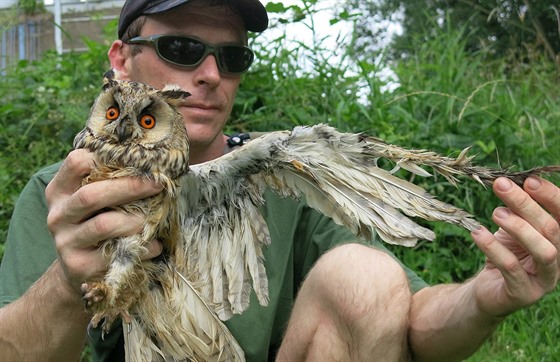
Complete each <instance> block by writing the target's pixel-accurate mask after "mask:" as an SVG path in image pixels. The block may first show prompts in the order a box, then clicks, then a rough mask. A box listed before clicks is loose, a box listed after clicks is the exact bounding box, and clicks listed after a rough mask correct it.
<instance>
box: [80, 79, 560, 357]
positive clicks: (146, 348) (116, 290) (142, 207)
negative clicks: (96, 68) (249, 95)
mask: <svg viewBox="0 0 560 362" xmlns="http://www.w3.org/2000/svg"><path fill="white" fill-rule="evenodd" d="M110 75H111V73H109V77H108V79H107V81H106V82H107V83H106V85H105V87H104V90H103V92H102V93H101V95H100V96H99V97H98V99H97V100H96V102H95V104H94V106H93V107H92V111H91V114H90V118H89V119H88V123H87V127H86V128H85V129H84V130H83V131H82V132H80V134H79V135H78V136H77V137H76V141H75V146H76V147H77V148H86V149H88V150H90V151H92V152H94V154H95V156H96V160H97V162H96V167H95V168H94V170H93V171H92V174H91V175H90V176H89V177H88V178H86V179H85V180H84V184H85V183H89V182H93V181H96V180H102V179H107V178H114V177H123V176H138V177H144V178H150V179H154V180H156V181H157V182H160V183H162V184H163V185H164V186H165V189H164V191H162V192H161V193H160V194H158V195H156V196H153V197H150V198H147V199H144V200H140V201H137V202H134V203H131V204H128V205H123V206H121V207H119V208H117V209H120V210H125V211H126V212H134V213H139V214H141V215H144V217H145V219H146V222H145V226H144V230H143V232H142V233H141V234H139V235H134V236H131V237H125V238H119V239H115V240H108V241H107V242H105V243H104V246H103V248H104V250H105V255H106V257H107V262H108V268H109V270H108V273H107V275H106V276H105V278H104V279H103V280H102V281H89V282H88V283H86V284H85V285H84V298H85V300H86V304H87V307H88V309H90V310H91V311H92V312H93V313H94V316H93V319H92V323H93V324H94V325H97V324H98V323H100V321H101V319H102V318H105V319H104V322H103V328H104V330H108V326H109V325H110V324H111V322H112V321H113V320H114V319H115V317H117V316H122V317H123V321H124V323H125V350H126V354H127V360H129V361H152V360H164V359H165V360H199V361H208V360H236V361H240V360H243V359H244V355H243V351H242V350H241V348H240V347H239V345H238V344H237V342H236V341H235V338H234V337H233V336H232V335H231V333H230V332H229V331H228V330H227V328H226V327H225V326H224V325H223V323H222V322H221V320H226V319H228V318H230V317H231V316H232V315H234V314H239V313H243V311H245V310H246V309H247V308H248V306H249V300H250V294H251V293H252V290H254V292H255V294H256V296H257V298H258V301H259V303H260V304H262V305H267V303H268V279H267V276H266V270H265V266H264V260H263V248H264V247H266V245H268V244H269V243H270V236H269V233H268V228H267V225H266V223H265V221H264V219H263V217H262V215H261V214H260V212H259V209H258V207H259V206H260V205H262V204H263V203H264V198H263V192H264V190H265V189H266V188H270V189H272V190H273V191H274V192H276V193H278V194H280V195H282V196H285V197H292V198H300V197H302V196H305V199H306V202H307V203H308V204H309V206H311V207H313V208H315V209H317V210H318V211H319V212H322V213H323V214H325V215H326V216H328V217H330V218H332V219H333V220H334V221H335V222H336V223H338V224H340V225H344V226H345V227H347V228H349V229H350V230H351V231H352V232H354V233H355V234H356V235H357V236H360V237H364V238H371V237H372V236H374V235H375V234H378V235H379V236H380V237H381V239H383V240H384V241H385V242H388V243H392V244H399V245H405V246H412V245H414V244H415V243H416V241H417V240H418V239H428V240H432V239H434V238H435V235H434V233H433V232H432V231H431V230H429V229H426V228H424V227H422V226H420V225H418V224H416V223H415V222H414V221H413V220H411V219H410V218H408V217H407V216H412V217H420V218H423V219H427V220H437V221H445V222H449V223H453V224H457V225H460V226H463V227H465V228H467V229H468V230H474V229H476V228H478V227H479V224H478V222H477V221H475V220H474V218H473V217H472V216H471V215H469V214H468V213H467V212H465V211H463V210H461V209H459V208H456V207H455V206H453V205H450V204H447V203H444V202H441V201H438V200H437V199H436V198H435V197H433V196H432V195H430V194H429V193H427V192H426V191H425V190H423V189H422V188H420V187H419V186H417V185H414V184H412V183H410V182H408V181H405V180H402V179H400V178H398V177H396V176H395V175H394V172H395V171H396V170H398V169H400V168H403V169H406V170H408V171H410V172H412V173H414V174H416V175H419V176H423V177H426V176H430V175H431V174H430V173H429V172H428V171H427V170H426V169H425V167H424V166H426V167H428V168H431V169H432V170H433V171H434V172H436V173H439V174H441V175H443V176H444V177H445V178H446V179H447V180H449V181H450V182H451V183H455V182H456V181H457V178H456V177H457V176H460V175H465V176H469V177H471V178H473V179H475V180H476V181H478V182H480V183H482V184H491V183H492V181H493V180H495V179H496V178H497V177H500V176H505V177H509V178H511V179H513V180H514V181H515V182H517V183H521V182H522V181H523V180H524V179H525V178H527V177H528V176H529V175H533V174H539V173H542V172H559V171H560V166H549V167H541V168H535V169H533V170H529V171H526V172H517V173H511V172H508V171H502V170H492V169H489V168H485V167H480V166H476V165H473V164H472V162H471V161H472V157H468V156H467V155H466V153H467V152H466V150H465V151H463V152H462V153H461V154H460V155H459V156H458V157H457V158H451V157H444V156H441V155H438V154H436V153H434V152H430V151H426V150H407V149H404V148H401V147H398V146H394V145H390V144H387V143H385V142H384V141H382V140H380V139H377V138H373V137H369V136H366V135H363V134H352V133H340V132H338V131H337V130H335V129H334V128H332V127H329V126H327V125H316V126H312V127H296V128H294V129H293V130H292V131H284V132H271V133H268V134H265V135H264V136H262V137H259V138H258V139H255V140H253V141H251V142H249V143H248V144H246V145H245V146H243V147H241V148H240V149H238V150H236V151H234V152H231V153H229V154H226V155H224V156H222V157H220V158H218V159H215V160H212V161H209V162H206V163H203V164H198V165H192V166H190V167H189V166H188V139H187V134H186V131H185V128H184V123H183V120H182V118H181V116H180V114H179V113H177V112H176V110H175V107H176V106H177V105H178V104H180V103H181V102H182V99H183V98H184V97H186V96H187V93H186V92H182V91H180V90H178V89H176V88H172V87H171V88H170V87H166V88H165V89H164V90H163V91H158V90H155V89H153V88H151V87H148V86H146V85H143V84H139V83H134V82H126V81H118V80H114V79H111V76H110ZM113 107H116V108H117V110H118V113H119V115H118V117H115V114H114V113H112V112H113V111H114V109H113ZM144 115H149V116H152V117H153V119H152V121H154V122H155V127H153V128H145V127H142V125H141V123H142V121H141V119H142V117H143V116H144ZM113 118H114V119H113ZM381 158H382V159H385V160H389V161H391V162H392V163H393V164H394V168H393V169H392V170H385V169H383V168H380V167H378V165H377V161H378V160H379V159H381ZM405 215H406V216H405ZM153 238H156V239H159V240H160V241H162V243H163V245H164V251H163V254H162V256H161V257H159V258H156V259H155V260H152V261H146V262H141V261H140V256H141V255H142V253H144V252H145V245H146V243H147V242H148V241H149V240H151V239H153ZM251 287H252V288H251Z"/></svg>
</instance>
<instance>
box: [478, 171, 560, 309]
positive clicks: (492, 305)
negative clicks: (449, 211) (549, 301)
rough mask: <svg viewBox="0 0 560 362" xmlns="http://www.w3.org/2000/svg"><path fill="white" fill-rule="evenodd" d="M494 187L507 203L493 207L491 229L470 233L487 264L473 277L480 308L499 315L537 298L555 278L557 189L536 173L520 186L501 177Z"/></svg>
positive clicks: (559, 267) (559, 233)
mask: <svg viewBox="0 0 560 362" xmlns="http://www.w3.org/2000/svg"><path fill="white" fill-rule="evenodd" d="M494 192H495V193H496V195H497V196H498V197H500V198H501V199H502V200H503V201H504V203H505V204H506V206H507V207H500V208H497V209H496V210H495V211H494V214H493V220H494V222H495V223H496V224H497V225H498V226H499V227H500V228H499V230H498V231H497V232H496V233H495V234H492V233H490V232H489V231H488V230H486V229H484V228H483V229H480V230H477V231H475V232H473V238H474V241H475V243H476V244H477V245H478V247H479V248H480V249H481V250H482V251H483V252H484V254H485V255H486V256H487V263H486V266H485V267H484V269H483V270H482V271H481V272H480V273H479V274H478V275H477V276H476V277H475V279H474V280H473V281H472V282H473V283H474V292H475V300H476V301H477V304H478V308H479V309H480V310H481V311H482V312H484V313H487V314H489V315H491V316H496V317H500V316H505V315H507V314H509V313H512V312H514V311H516V310H518V309H520V308H523V307H525V306H528V305H531V304H533V303H535V302H536V301H538V300H539V299H540V298H541V297H542V296H544V295H545V294H546V293H548V292H550V291H552V290H553V289H554V288H555V287H556V285H557V283H558V279H559V277H560V262H559V259H560V253H559V251H560V226H559V220H560V189H559V188H558V187H556V186H555V185H554V184H552V183H551V182H549V181H546V180H543V179H540V178H535V177H530V178H529V179H527V180H526V181H525V184H524V187H523V189H521V188H520V187H518V186H517V185H515V184H514V183H512V182H511V181H509V180H507V179H504V178H500V179H498V180H496V182H495V183H494Z"/></svg>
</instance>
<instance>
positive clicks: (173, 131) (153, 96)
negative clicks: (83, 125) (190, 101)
mask: <svg viewBox="0 0 560 362" xmlns="http://www.w3.org/2000/svg"><path fill="white" fill-rule="evenodd" d="M189 95H190V93H188V92H185V91H183V90H181V89H180V88H178V87H177V86H167V87H165V88H164V89H163V90H158V89H155V88H152V87H150V86H148V85H146V84H143V83H138V82H131V81H122V80H117V79H115V73H114V72H113V71H112V70H111V71H109V72H107V73H106V74H105V76H104V85H103V91H102V92H101V94H100V95H99V96H98V97H97V99H96V100H95V103H94V104H93V106H92V108H91V112H90V116H89V119H88V121H87V128H88V129H89V132H90V135H91V136H93V137H94V138H99V139H103V142H105V143H111V144H120V145H128V144H142V145H143V146H144V147H148V148H149V147H154V146H160V145H161V144H162V143H169V142H172V141H173V139H175V138H177V137H176V136H177V133H183V132H186V131H185V130H184V129H185V125H184V122H183V117H182V116H181V114H180V113H179V112H178V111H177V109H176V107H177V106H179V105H181V103H182V102H183V101H184V99H185V98H186V97H188V96H189ZM168 146H169V145H168ZM171 147H172V145H171Z"/></svg>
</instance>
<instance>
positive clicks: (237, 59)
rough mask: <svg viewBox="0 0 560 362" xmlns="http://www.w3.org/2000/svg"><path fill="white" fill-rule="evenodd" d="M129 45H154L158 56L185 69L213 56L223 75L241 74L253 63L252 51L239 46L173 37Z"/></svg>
mask: <svg viewBox="0 0 560 362" xmlns="http://www.w3.org/2000/svg"><path fill="white" fill-rule="evenodd" d="M129 43H130V44H146V43H151V44H154V43H155V45H156V47H157V53H158V54H159V56H160V57H161V58H163V59H165V60H167V61H168V62H171V63H173V64H177V65H182V66H186V67H194V66H197V65H198V64H199V63H200V61H201V60H202V59H203V58H204V57H206V55H208V54H213V55H214V56H215V57H216V59H217V62H218V67H219V68H220V71H222V72H225V73H243V72H246V71H247V69H249V67H250V66H251V64H252V63H253V60H254V58H255V54H254V53H253V51H252V50H251V49H249V48H247V47H245V46H241V45H217V46H211V45H207V44H205V43H203V42H201V41H199V40H196V39H193V38H188V37H183V36H174V35H162V36H157V37H153V39H148V38H140V37H138V38H134V39H131V40H130V42H129Z"/></svg>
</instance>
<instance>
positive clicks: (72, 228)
mask: <svg viewBox="0 0 560 362" xmlns="http://www.w3.org/2000/svg"><path fill="white" fill-rule="evenodd" d="M91 164H92V155H91V154H90V153H88V152H86V151H83V150H78V151H73V152H72V153H71V154H70V155H69V156H68V157H67V159H66V160H65V161H64V163H63V164H62V166H61V167H60V170H59V171H58V173H57V174H56V176H55V177H54V178H53V180H52V181H51V182H50V183H49V184H48V186H47V189H46V191H45V195H46V200H47V204H48V217H47V220H44V218H45V215H44V213H43V214H42V217H41V220H39V222H42V223H46V224H48V227H49V230H50V232H51V234H52V238H53V239H54V245H53V248H55V249H56V252H57V253H58V259H57V260H56V261H55V262H54V263H53V264H52V265H51V267H50V268H49V269H48V270H47V271H46V272H45V273H44V274H43V275H42V276H41V277H39V279H38V280H37V281H36V282H35V283H34V284H33V285H32V286H31V287H30V288H29V289H28V290H27V291H26V292H25V293H24V294H23V295H22V296H21V297H20V298H19V299H17V300H15V301H14V302H12V303H10V304H8V305H7V306H5V307H3V308H2V309H0V350H1V351H2V355H1V356H0V360H2V361H3V360H6V361H24V360H25V361H26V360H37V361H43V360H45V361H51V360H52V361H62V360H77V359H78V357H79V354H80V351H81V349H82V347H83V345H84V340H85V336H86V326H87V323H88V320H89V319H88V317H87V315H86V313H85V311H84V305H83V302H82V300H81V297H82V294H81V292H80V286H81V283H83V281H85V280H93V279H95V278H100V277H101V276H102V275H103V274H104V273H105V271H106V266H105V263H104V261H103V256H102V252H101V251H100V250H99V247H98V246H99V244H100V243H102V242H103V241H104V240H108V239H111V238H115V237H118V236H124V235H132V234H134V233H137V232H139V230H141V228H142V223H143V220H142V218H141V217H139V216H136V215H131V214H126V213H120V212H117V211H114V210H109V211H104V212H100V210H106V208H108V207H111V206H114V205H120V204H123V203H126V202H129V201H131V200H134V199H139V198H144V197H147V196H149V195H153V194H155V193H157V192H159V191H160V187H159V186H156V185H155V184H153V183H150V182H143V181H142V180H139V179H131V178H122V179H114V180H106V181H100V182H95V183H92V184H89V185H87V186H84V187H80V186H81V180H82V178H83V177H84V176H85V175H87V174H88V173H89V172H90V167H91ZM16 223H17V220H16ZM44 232H45V233H46V232H47V231H46V230H45V231H44ZM32 237H33V235H28V238H29V239H30V240H10V242H11V243H13V244H14V245H16V244H21V246H18V247H19V248H25V250H26V252H27V253H28V254H29V253H31V254H32V253H33V250H31V249H33V248H35V245H34V243H33V242H32V240H31V238H32ZM20 238H21V236H20ZM148 250H149V253H148V255H146V256H145V257H146V258H152V257H155V256H156V255H158V254H159V253H160V252H161V244H160V243H157V242H152V243H151V244H150V245H149V246H148ZM6 257H12V254H10V255H8V256H6ZM13 257H14V258H15V254H14V255H13ZM10 264H11V265H15V264H14V263H10ZM18 267H19V268H22V266H18V265H15V266H14V268H18ZM32 267H33V266H32ZM3 272H10V270H6V271H3Z"/></svg>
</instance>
